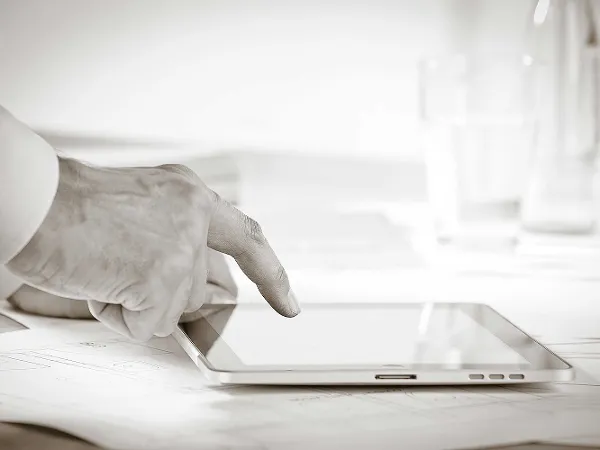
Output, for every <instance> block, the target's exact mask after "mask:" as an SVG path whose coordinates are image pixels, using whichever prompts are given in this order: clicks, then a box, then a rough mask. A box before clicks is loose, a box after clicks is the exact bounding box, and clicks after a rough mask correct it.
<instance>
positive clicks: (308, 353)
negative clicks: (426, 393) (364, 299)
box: [174, 303, 574, 385]
mask: <svg viewBox="0 0 600 450" xmlns="http://www.w3.org/2000/svg"><path fill="white" fill-rule="evenodd" d="M174 335H175V338H176V339H177V341H178V342H179V343H180V344H181V346H182V348H183V349H184V350H185V351H186V353H187V354H188V355H189V356H190V357H191V358H192V359H193V361H194V362H195V363H196V365H197V366H198V367H199V368H200V369H201V371H202V372H203V373H204V374H205V375H206V376H207V378H208V379H209V380H211V381H214V382H218V383H225V384H228V383H234V384H290V385H291V384H358V385H362V384H475V383H477V384H482V383H483V384H486V383H487V384H489V383H493V384H499V383H534V382H549V381H568V380H571V379H572V378H573V376H574V370H573V368H572V367H571V365H569V364H568V363H567V362H565V361H564V360H562V359H561V358H560V357H558V356H557V355H555V354H554V353H552V352H551V351H550V350H548V349H547V348H545V347H544V346H543V345H541V344H540V343H539V342H537V341H536V340H535V339H533V338H532V337H531V336H529V335H527V334H526V333H525V332H524V331H522V330H520V329H519V328H518V327H516V326H515V325H513V324H512V323H511V322H509V321H508V320H507V319H506V318H504V317H503V316H501V315H500V314H499V313H498V312H496V311H495V310H494V309H492V308H491V307H489V306H486V305H483V304H473V303H399V304H389V303H384V304H376V303H364V304H356V303H350V304H344V303H332V304H322V303H319V304H304V305H303V308H302V313H301V314H299V315H298V316H296V317H295V318H293V319H288V318H284V317H281V316H279V315H278V314H276V313H275V312H273V310H271V308H270V307H269V306H268V305H266V304H265V305H262V304H238V305H206V306H205V307H203V317H202V318H201V319H199V320H197V321H195V322H192V323H189V324H185V325H182V326H180V327H179V328H178V329H177V331H176V333H175V334H174Z"/></svg>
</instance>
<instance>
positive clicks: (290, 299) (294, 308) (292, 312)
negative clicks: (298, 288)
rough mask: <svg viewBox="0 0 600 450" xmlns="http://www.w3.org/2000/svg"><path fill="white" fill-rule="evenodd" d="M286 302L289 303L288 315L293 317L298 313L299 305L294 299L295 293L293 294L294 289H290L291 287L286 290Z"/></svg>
mask: <svg viewBox="0 0 600 450" xmlns="http://www.w3.org/2000/svg"><path fill="white" fill-rule="evenodd" d="M288 304H289V305H290V316H289V317H295V316H297V315H298V314H300V311H301V309H300V305H299V304H298V300H297V299H296V295H295V294H294V291H292V290H291V289H290V290H289V292H288Z"/></svg>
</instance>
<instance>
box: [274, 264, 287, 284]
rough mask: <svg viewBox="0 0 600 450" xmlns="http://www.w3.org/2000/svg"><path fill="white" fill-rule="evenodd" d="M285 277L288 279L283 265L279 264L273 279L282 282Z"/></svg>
mask: <svg viewBox="0 0 600 450" xmlns="http://www.w3.org/2000/svg"><path fill="white" fill-rule="evenodd" d="M287 279H288V276H287V272H286V271H285V269H284V268H283V266H279V267H278V268H277V272H276V274H275V280H277V281H279V282H282V283H283V282H285V281H286V280H287Z"/></svg>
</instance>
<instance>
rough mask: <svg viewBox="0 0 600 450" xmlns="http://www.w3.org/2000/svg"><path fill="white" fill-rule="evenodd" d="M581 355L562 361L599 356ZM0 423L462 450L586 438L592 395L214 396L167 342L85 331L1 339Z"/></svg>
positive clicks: (141, 441) (118, 444)
mask: <svg viewBox="0 0 600 450" xmlns="http://www.w3.org/2000/svg"><path fill="white" fill-rule="evenodd" d="M558 344H560V343H558ZM583 347H585V349H584V350H582V351H581V352H579V350H577V348H575V347H568V349H567V351H568V352H569V354H571V355H572V356H573V355H575V356H577V355H578V354H579V355H581V354H583V353H595V352H596V347H595V346H592V347H589V348H588V347H587V345H584V346H583ZM590 349H591V350H590ZM578 352H579V353H578ZM0 420H12V421H23V422H28V423H38V424H43V425H47V426H52V427H55V428H58V429H62V430H64V431H67V432H70V433H72V434H75V435H78V436H81V437H83V438H86V439H89V440H90V441H92V442H97V443H99V444H101V445H103V446H105V447H109V448H117V449H130V448H148V449H175V448H244V449H245V448H261V449H264V448H280V447H281V446H282V445H285V446H286V447H288V446H289V447H290V448H306V445H307V443H310V445H311V447H313V448H325V447H329V448H330V447H331V446H335V445H334V444H336V443H344V444H347V448H361V447H362V448H365V446H367V447H368V446H369V445H368V444H369V443H370V444H373V443H374V442H376V443H377V444H378V448H397V445H398V442H399V439H401V442H403V444H404V445H406V446H407V448H414V449H419V448H423V449H425V448H440V446H441V447H445V446H446V444H447V443H448V442H449V441H448V436H449V435H450V436H452V435H454V436H455V439H456V443H457V444H458V443H460V446H462V448H465V447H467V446H468V445H471V444H472V445H483V444H489V445H494V444H498V443H502V442H507V441H511V440H513V438H514V439H516V440H519V439H529V440H531V439H539V438H542V437H543V438H544V439H545V440H548V438H549V437H555V438H557V439H558V438H561V439H566V438H567V437H569V436H574V435H575V436H580V437H581V436H587V437H588V439H592V438H593V437H594V436H596V435H597V434H598V432H597V424H598V423H599V421H600V387H597V386H589V385H585V386H583V385H578V384H568V385H559V386H551V387H548V386H537V387H530V386H521V387H488V388H484V387H462V388H455V387H452V388H450V387H449V388H433V387H430V388H416V387H415V388H383V389H376V388H324V387H292V388H289V387H280V388H259V387H242V386H239V387H211V386H209V385H208V384H207V383H205V381H204V379H203V378H202V376H201V375H200V373H199V371H198V370H197V369H196V367H195V366H194V365H193V364H192V362H191V361H190V360H189V359H188V358H187V356H186V355H185V354H184V353H183V352H182V351H181V349H180V348H179V347H178V346H177V344H176V343H175V342H174V340H172V339H170V338H166V339H154V340H151V341H150V342H148V343H145V344H136V343H132V342H130V341H128V340H127V339H124V338H122V337H120V336H118V335H115V334H113V333H111V332H109V331H107V330H105V329H104V328H102V327H101V326H99V324H95V323H93V322H90V323H88V324H87V325H83V326H81V325H80V326H77V327H72V328H65V329H63V330H60V329H56V328H55V329H46V330H39V331H38V330H25V331H15V332H12V333H5V334H3V335H0ZM491 424H494V426H495V427H496V429H497V430H500V432H494V431H493V430H492V429H491V428H490V427H491V426H492V425H491ZM424 436H427V439H423V437H424ZM590 436H592V438H590ZM597 442H598V444H600V436H598V441H597ZM404 445H403V446H404Z"/></svg>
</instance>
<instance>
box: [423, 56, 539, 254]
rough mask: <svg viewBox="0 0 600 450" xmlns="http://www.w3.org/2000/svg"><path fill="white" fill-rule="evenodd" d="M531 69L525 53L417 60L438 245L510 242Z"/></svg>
mask: <svg viewBox="0 0 600 450" xmlns="http://www.w3.org/2000/svg"><path fill="white" fill-rule="evenodd" d="M536 67H537V64H536V62H535V61H533V59H532V58H531V57H529V56H527V55H496V54H483V55H481V54H480V55H460V54H459V55H448V56H443V57H440V58H429V59H426V60H424V61H422V62H421V63H420V67H419V80H420V105H421V119H422V120H421V124H422V130H421V131H422V135H421V136H422V147H423V150H424V158H425V161H426V165H427V180H428V193H429V202H430V206H431V212H432V219H433V223H434V229H435V233H436V237H437V240H438V242H440V243H455V244H468V245H473V246H474V247H480V246H486V247H487V246H489V245H497V244H501V245H509V246H510V245H512V244H513V243H514V242H515V239H516V233H517V230H518V220H519V210H520V200H521V197H522V194H523V191H524V188H525V185H526V181H527V174H528V170H529V164H530V159H531V155H532V143H533V133H534V130H535V118H536V104H537V98H538V95H539V93H538V91H537V89H536V84H535V77H536V74H537V71H536Z"/></svg>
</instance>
